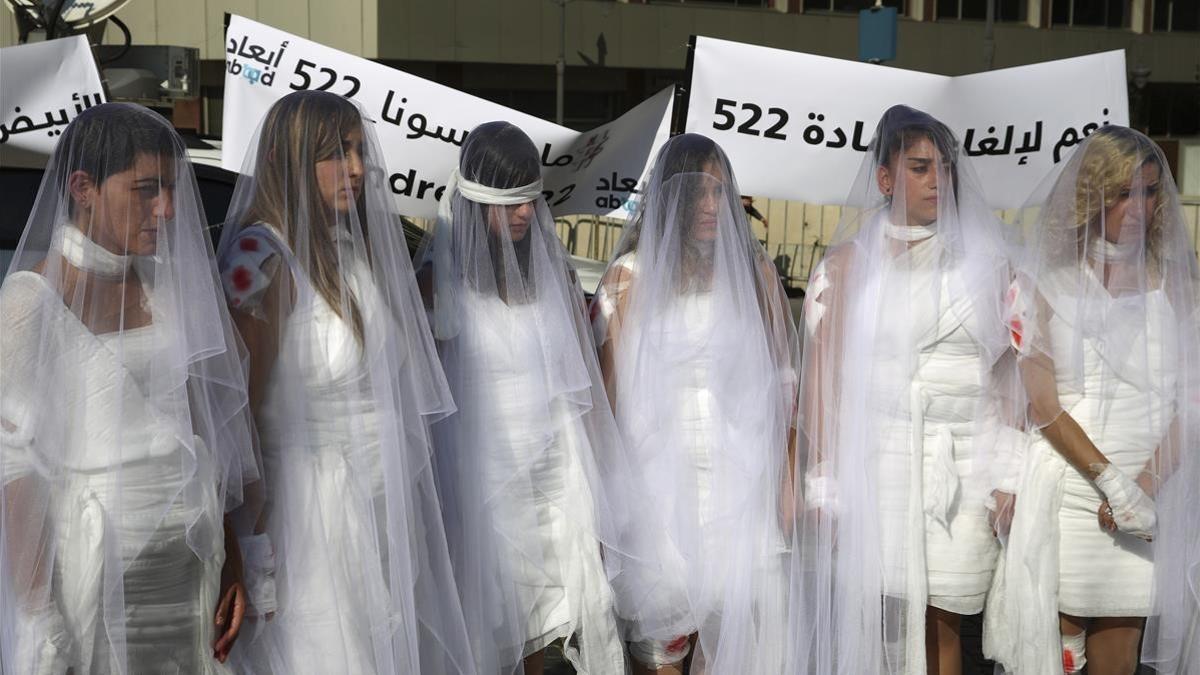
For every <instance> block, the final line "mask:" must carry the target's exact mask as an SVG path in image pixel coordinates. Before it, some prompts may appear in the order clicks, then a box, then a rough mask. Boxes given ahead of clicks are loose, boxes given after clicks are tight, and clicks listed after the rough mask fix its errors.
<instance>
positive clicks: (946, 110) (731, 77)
mask: <svg viewBox="0 0 1200 675" xmlns="http://www.w3.org/2000/svg"><path fill="white" fill-rule="evenodd" d="M897 103H903V104H905V105H909V106H912V107H914V108H919V109H921V110H924V111H925V112H928V113H929V114H931V115H933V116H934V117H937V118H938V119H940V120H942V121H944V122H945V123H946V124H947V125H948V126H950V128H951V129H953V130H954V132H955V133H956V134H957V135H958V137H959V139H960V141H961V142H962V143H963V146H964V148H965V150H966V152H967V154H968V155H970V156H971V157H972V161H973V164H974V167H975V169H976V171H977V172H978V173H979V176H980V179H981V180H982V182H983V187H984V190H985V191H986V193H987V196H988V200H989V202H990V203H991V204H992V206H994V207H996V208H1015V207H1019V206H1021V205H1023V203H1024V202H1025V200H1026V199H1027V198H1028V196H1029V195H1030V193H1031V191H1032V190H1033V189H1034V188H1035V187H1036V186H1038V185H1039V183H1040V182H1041V179H1042V178H1043V177H1044V176H1045V175H1046V173H1047V172H1048V171H1050V169H1052V168H1053V167H1054V166H1055V165H1057V164H1058V163H1059V162H1061V161H1062V160H1063V159H1064V158H1065V157H1066V154H1067V153H1068V152H1069V150H1070V148H1071V147H1072V146H1074V145H1075V144H1077V143H1078V142H1079V141H1080V140H1082V139H1083V138H1084V137H1086V136H1087V135H1088V134H1090V133H1091V132H1092V131H1094V130H1095V129H1097V128H1098V127H1099V126H1100V125H1102V124H1108V123H1111V124H1128V123H1129V102H1128V96H1127V93H1126V88H1125V54H1124V52H1122V51H1114V52H1105V53H1101V54H1093V55H1090V56H1081V57H1077V58H1071V59H1063V60H1060V61H1050V62H1047V63H1039V64H1034V65H1030V66H1021V67H1017V68H1007V69H1004V70H995V71H991V72H986V73H978V74H974V75H965V76H960V77H947V76H944V75H931V74H928V73H919V72H915V71H909V70H901V69H899V68H889V67H884V66H877V65H871V64H867V63H859V62H856V61H844V60H841V59H832V58H827V57H823V56H813V55H811V54H802V53H799V52H791V51H786V50H781V49H772V48H768V47H759V46H755V45H747V44H742V43H738V42H729V41H726V40H716V39H712V38H704V37H700V38H696V43H695V52H694V54H693V60H692V75H691V88H690V92H689V99H688V111H687V122H686V129H687V131H694V132H697V133H701V134H705V135H707V136H710V137H712V138H713V139H714V140H716V141H717V142H718V143H720V144H721V146H722V147H723V148H724V149H725V152H726V153H728V155H729V157H730V159H731V161H732V162H733V164H734V166H735V167H736V169H737V172H738V184H739V186H740V187H741V189H742V191H743V192H745V193H747V194H753V195H756V196H763V197H777V198H783V199H797V200H802V201H807V202H812V203H818V204H840V203H841V202H842V201H844V200H845V198H846V195H847V193H848V192H849V190H850V185H851V183H852V182H853V181H854V178H855V174H856V172H857V171H858V167H859V165H860V164H861V163H862V159H863V153H864V152H865V151H866V149H867V144H868V143H869V142H870V140H871V135H872V134H873V133H874V130H875V125H876V123H877V122H878V120H879V117H880V116H881V115H882V114H883V112H884V111H885V110H887V109H888V108H889V107H891V106H892V105H895V104H897Z"/></svg>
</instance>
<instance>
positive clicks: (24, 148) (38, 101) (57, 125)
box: [0, 35, 104, 165]
mask: <svg viewBox="0 0 1200 675" xmlns="http://www.w3.org/2000/svg"><path fill="white" fill-rule="evenodd" d="M0 83H3V85H2V86H0V164H6V165H8V164H14V163H16V164H26V163H29V162H31V161H32V162H33V163H35V164H39V165H40V164H44V163H45V159H46V156H47V155H49V154H50V153H51V152H53V150H54V146H55V145H56V144H57V143H58V138H59V136H62V132H63V130H64V129H66V127H67V125H68V124H70V123H71V120H72V119H74V118H75V117H76V116H77V115H79V113H81V112H83V111H84V110H85V109H87V108H90V107H92V106H93V105H99V104H101V103H103V102H104V94H103V91H104V89H103V87H101V85H100V74H99V73H98V72H97V71H96V62H95V60H94V59H92V49H91V47H89V46H88V42H87V38H86V37H84V36H82V35H76V36H74V37H69V38H62V39H59V40H48V41H46V42H35V43H33V44H26V45H17V46H15V47H4V48H2V49H0Z"/></svg>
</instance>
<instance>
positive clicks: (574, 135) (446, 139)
mask: <svg viewBox="0 0 1200 675" xmlns="http://www.w3.org/2000/svg"><path fill="white" fill-rule="evenodd" d="M225 38H226V39H225V42H226V47H225V72H226V75H225V109H224V118H223V120H224V121H223V125H224V132H223V136H224V139H223V145H222V165H223V166H224V167H225V168H226V169H230V170H232V171H240V170H241V169H242V160H243V158H244V157H245V155H246V151H247V150H248V149H249V144H250V143H251V141H252V139H253V138H254V134H255V132H256V130H257V128H258V126H259V123H260V122H261V121H262V119H263V117H264V116H265V115H266V112H267V110H268V109H269V108H270V107H271V105H272V104H273V103H274V102H275V101H277V100H279V99H280V98H282V97H283V96H286V95H287V94H289V93H291V92H293V91H299V90H304V89H316V90H322V91H331V92H334V93H336V94H340V95H342V96H345V97H347V98H350V99H353V100H355V101H357V102H358V103H360V104H361V105H362V106H363V108H364V109H365V110H366V114H367V116H368V117H369V118H370V119H371V121H373V122H374V123H375V130H376V132H377V133H378V134H379V141H380V143H381V144H382V146H383V150H384V154H385V155H386V157H385V162H386V164H387V169H388V172H389V174H390V176H389V178H390V183H391V186H392V192H394V193H395V196H396V201H397V203H398V204H399V207H400V212H401V213H403V214H405V215H410V216H417V217H432V216H434V215H435V214H436V212H437V201H438V198H439V197H440V196H441V194H442V191H443V189H444V188H445V184H446V178H447V177H448V176H449V174H450V170H451V169H453V168H454V167H455V166H457V164H458V153H459V150H460V148H461V147H462V144H463V141H464V140H465V139H466V137H467V133H469V132H470V130H471V129H473V128H474V127H475V126H476V125H478V124H481V123H483V122H489V121H493V120H505V121H508V122H512V123H513V124H516V125H517V126H519V127H521V129H523V130H524V131H525V133H527V134H529V137H530V138H532V139H533V141H534V143H535V144H536V145H537V148H538V151H539V154H540V156H541V161H542V166H543V178H544V183H545V188H546V190H545V191H546V199H547V203H548V204H549V205H550V208H551V210H552V211H553V212H554V213H556V214H578V213H595V214H610V213H611V214H614V215H623V214H624V213H626V212H627V211H628V209H629V208H631V205H632V203H633V202H634V201H636V200H635V199H634V197H635V195H636V194H637V185H638V182H639V181H640V180H641V179H642V177H643V175H644V174H645V173H646V172H647V170H648V167H647V164H649V163H650V162H651V161H652V159H653V156H654V153H655V152H656V151H657V149H658V147H659V146H660V145H661V144H662V143H663V142H664V141H666V139H667V137H668V135H669V132H670V118H671V109H672V97H673V96H672V95H673V90H672V89H665V90H663V91H661V92H659V93H658V94H656V95H655V96H653V97H651V98H650V99H647V100H646V101H644V102H642V103H641V104H640V105H638V106H637V107H635V108H634V109H632V110H630V111H629V112H628V113H626V114H625V115H622V116H621V117H619V118H617V119H616V120H614V121H613V122H610V123H608V124H605V125H604V126H601V127H598V128H596V129H593V130H592V131H589V132H586V133H579V132H577V131H573V130H571V129H567V128H566V127H561V126H558V125H556V124H553V123H550V122H547V121H545V120H542V119H539V118H537V117H533V116H531V115H526V114H525V113H522V112H518V111H516V110H513V109H511V108H506V107H504V106H502V105H498V104H495V103H491V102H489V101H485V100H483V99H480V98H477V97H475V96H471V95H469V94H465V93H463V92H460V91H457V90H455V89H451V88H449V87H445V86H443V85H440V84H437V83H435V82H430V81H428V80H424V79H422V78H419V77H416V76H415V75H410V74H408V73H405V72H403V71H400V70H396V69H394V68H389V67H387V66H383V65H380V64H378V63H374V62H372V61H369V60H367V59H364V58H360V57H357V56H353V55H351V54H347V53H345V52H341V51H338V50H336V49H333V48H330V47H326V46H324V45H321V44H318V43H316V42H312V41H310V40H306V39H304V38H301V37H298V36H296V35H292V34H290V33H285V32H284V31H281V30H278V29H275V28H272V27H270V26H267V25H264V24H261V23H258V22H255V21H251V20H249V19H246V18H244V17H240V16H233V17H231V18H230V22H229V28H228V30H227V32H226V36H225Z"/></svg>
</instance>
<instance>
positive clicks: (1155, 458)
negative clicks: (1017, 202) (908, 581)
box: [992, 126, 1200, 675]
mask: <svg viewBox="0 0 1200 675" xmlns="http://www.w3.org/2000/svg"><path fill="white" fill-rule="evenodd" d="M1052 179H1053V185H1052V187H1051V188H1050V189H1049V190H1048V191H1045V192H1043V193H1042V194H1048V197H1046V200H1045V202H1044V203H1042V204H1041V205H1040V208H1036V209H1028V210H1027V211H1029V212H1031V213H1033V215H1034V217H1033V218H1032V219H1031V220H1032V227H1031V230H1030V232H1029V245H1028V247H1027V250H1026V253H1025V256H1024V257H1023V260H1022V262H1021V265H1020V268H1019V274H1018V277H1017V281H1016V282H1015V283H1014V285H1013V288H1012V292H1011V294H1010V297H1009V300H1010V319H1009V320H1010V323H1011V328H1012V336H1013V342H1014V346H1015V348H1016V349H1017V350H1018V351H1019V352H1020V361H1021V373H1022V376H1023V380H1024V384H1025V389H1026V391H1027V392H1028V398H1029V425H1030V427H1031V428H1035V429H1036V430H1037V431H1036V432H1035V433H1034V438H1035V440H1034V442H1033V444H1032V445H1031V447H1030V448H1029V451H1028V455H1027V457H1026V460H1025V463H1024V471H1023V473H1022V474H1021V483H1020V489H1019V492H1018V499H1017V510H1016V515H1015V518H1014V520H1013V524H1012V536H1011V539H1010V541H1009V544H1008V547H1007V553H1006V566H1005V567H1006V579H1005V583H1004V584H1003V586H1002V587H1001V588H1000V592H999V593H998V595H997V597H998V599H1002V601H998V603H997V604H998V606H1000V607H1002V609H1003V611H1002V612H1001V613H1000V614H999V615H998V616H997V621H996V622H995V624H996V628H997V630H996V631H995V632H994V638H995V639H996V644H995V645H994V648H993V649H992V651H993V653H994V655H995V657H996V658H997V659H998V660H999V661H1001V662H1003V664H1004V665H1005V666H1006V667H1007V668H1008V669H1009V670H1010V671H1012V672H1015V673H1022V674H1024V673H1047V672H1054V671H1056V670H1057V669H1058V668H1062V670H1063V671H1064V672H1067V673H1074V672H1078V671H1079V670H1081V669H1082V668H1083V667H1084V665H1085V664H1086V665H1087V671H1088V673H1090V674H1091V675H1108V674H1113V675H1117V674H1119V675H1128V674H1129V673H1133V672H1134V671H1135V670H1136V668H1137V664H1138V661H1139V657H1138V653H1139V642H1141V641H1142V628H1143V624H1144V623H1145V620H1146V617H1153V621H1152V623H1151V633H1150V634H1149V635H1147V636H1146V637H1147V639H1146V640H1145V643H1144V646H1143V651H1142V656H1143V660H1144V661H1146V662H1147V663H1152V664H1154V665H1155V666H1156V667H1158V668H1160V669H1163V671H1162V672H1172V673H1183V672H1190V673H1195V672H1200V669H1198V663H1197V660H1198V659H1200V656H1197V655H1196V653H1195V652H1196V650H1197V647H1196V645H1197V640H1196V638H1197V635H1196V634H1195V632H1196V622H1197V621H1198V620H1200V617H1198V616H1197V615H1196V609H1195V608H1196V598H1197V593H1198V592H1200V591H1198V587H1197V586H1196V583H1195V566H1196V565H1197V564H1198V563H1200V560H1198V559H1197V546H1196V536H1197V529H1196V526H1195V525H1194V524H1193V523H1194V521H1195V513H1196V509H1197V506H1200V501H1197V496H1198V495H1197V492H1198V491H1200V481H1197V480H1196V476H1197V475H1198V474H1197V473H1196V468H1195V461H1196V460H1195V454H1196V450H1197V449H1198V448H1200V406H1198V405H1197V402H1198V401H1200V353H1198V352H1200V329H1198V326H1197V321H1198V316H1197V307H1198V304H1197V288H1198V283H1200V281H1198V280H1200V273H1198V272H1197V264H1196V259H1195V255H1194V253H1193V249H1192V246H1191V243H1190V242H1189V241H1188V234H1187V231H1186V228H1185V224H1184V220H1183V213H1182V210H1181V209H1180V206H1179V201H1178V193H1177V191H1176V189H1175V185H1174V182H1173V181H1172V180H1171V175H1170V171H1169V169H1168V165H1167V162H1166V160H1165V159H1164V158H1163V156H1162V153H1161V152H1160V151H1159V150H1158V148H1157V147H1156V146H1155V145H1154V143H1153V142H1152V141H1151V140H1150V139H1148V138H1146V137H1145V136H1143V135H1142V134H1140V133H1138V132H1136V131H1133V130H1131V129H1128V128H1125V127H1117V126H1106V127H1102V128H1100V129H1098V130H1097V131H1095V132H1094V133H1093V134H1092V135H1091V136H1089V137H1088V138H1087V140H1085V141H1084V142H1083V143H1081V144H1080V145H1079V147H1078V148H1077V149H1076V150H1075V151H1074V154H1073V155H1072V156H1071V157H1070V159H1069V160H1068V161H1067V162H1066V163H1065V165H1064V166H1063V167H1062V169H1061V171H1060V172H1058V173H1057V175H1056V176H1054V177H1053V178H1052ZM1000 631H1004V632H1003V633H1001V632H1000ZM1189 648H1190V649H1191V652H1190V653H1189V652H1188V651H1187V650H1188V649H1189Z"/></svg>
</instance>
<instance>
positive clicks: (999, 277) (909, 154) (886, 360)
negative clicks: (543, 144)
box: [791, 106, 1023, 675]
mask: <svg viewBox="0 0 1200 675" xmlns="http://www.w3.org/2000/svg"><path fill="white" fill-rule="evenodd" d="M1006 252H1007V248H1006V245H1005V238H1004V236H1003V233H1002V230H1001V225H1000V223H999V221H998V220H997V219H996V217H995V216H994V215H993V214H992V212H991V211H990V210H989V208H988V205H987V203H986V201H985V199H984V195H983V193H982V190H981V189H980V185H979V183H978V181H977V179H976V178H975V175H974V172H973V171H972V169H971V166H970V164H969V162H968V160H967V158H966V156H965V154H964V153H963V152H962V150H961V146H960V145H959V143H958V141H957V139H956V138H955V137H954V135H953V134H952V133H951V131H950V130H949V129H948V128H947V127H946V126H945V125H944V124H943V123H941V122H940V121H938V120H936V119H934V118H933V117H930V116H929V115H927V114H925V113H923V112H921V111H918V110H914V109H912V108H908V107H906V106H894V107H892V108H890V109H888V110H887V111H886V112H885V113H884V115H883V117H882V118H881V120H880V122H879V126H878V127H877V129H876V133H875V136H874V138H873V139H872V141H871V144H870V147H869V149H868V151H867V156H866V158H865V159H864V160H863V165H862V169H861V170H860V171H859V175H858V179H857V181H856V183H855V185H854V187H853V189H852V191H851V193H850V195H849V197H848V199H847V203H846V205H845V207H844V208H843V212H842V218H841V221H840V222H839V224H838V230H837V232H836V233H835V234H834V238H833V244H832V245H831V246H830V247H829V249H828V250H827V251H826V252H825V255H824V257H823V259H822V260H821V262H820V263H819V264H818V265H817V267H816V268H815V269H814V270H813V272H812V275H811V278H810V280H809V285H808V289H807V295H806V297H805V305H804V312H803V320H802V325H803V326H804V329H805V340H804V348H803V352H804V366H803V371H802V377H801V381H802V384H801V394H800V401H801V402H800V406H799V419H800V422H799V428H800V431H801V440H800V448H801V452H800V456H799V460H800V463H799V464H798V466H797V471H798V472H799V473H802V474H803V477H804V479H803V487H802V489H801V490H800V492H801V493H802V501H801V503H799V504H798V506H797V508H798V510H799V512H800V513H801V516H800V517H799V518H798V519H797V521H796V524H797V527H796V539H795V543H796V545H795V547H794V550H793V553H794V555H795V560H794V565H793V574H794V575H795V583H796V588H797V589H799V590H798V592H797V594H796V596H795V597H794V598H793V600H794V605H793V610H792V612H793V615H792V618H793V622H794V631H795V633H794V636H795V640H796V642H795V644H796V648H797V652H796V653H795V654H794V655H793V657H792V659H791V666H792V668H793V669H794V670H795V672H803V673H811V674H813V675H818V674H825V673H846V674H849V673H881V674H882V673H889V674H890V673H896V674H909V675H918V674H924V673H930V674H931V675H936V674H941V675H957V674H958V673H961V672H962V648H961V642H960V638H959V628H960V625H961V621H962V617H963V616H964V615H971V614H978V613H979V612H981V611H982V610H983V608H984V600H985V597H986V595H987V592H988V588H989V586H990V584H991V580H992V572H993V570H994V568H995V565H996V559H997V556H998V554H999V544H998V542H997V541H996V538H995V535H994V532H993V527H992V525H993V523H992V518H990V517H989V510H988V508H989V504H990V505H991V506H992V508H997V506H996V504H995V503H994V502H995V501H996V500H997V498H998V499H999V501H1001V502H1003V503H1008V502H1010V501H1011V492H1012V489H1013V488H1012V487H1011V486H1008V487H1007V490H1008V492H1009V493H1010V494H1007V495H1003V494H1000V493H999V492H997V494H996V495H992V494H991V492H990V490H989V489H988V487H989V486H991V485H992V484H993V483H992V481H991V480H990V479H988V478H987V476H990V475H991V473H992V469H993V467H995V466H998V463H993V462H992V461H991V459H992V458H993V457H994V456H995V454H996V453H1000V454H1002V455H1004V454H1006V453H1007V454H1011V453H1012V452H1015V451H1017V450H1018V449H1019V447H1020V444H1021V442H1022V441H1023V435H1022V434H1021V433H1019V432H1018V431H1017V429H1016V428H1014V427H1013V426H1010V425H1009V424H1008V423H1011V422H1015V421H1016V420H1015V419H1014V417H1013V415H1012V414H1011V411H1012V405H1011V404H1012V401H1013V400H1014V395H1015V392H1013V391H1011V389H1012V387H1013V384H1014V383H1015V377H1014V375H1015V362H1014V360H1013V358H1012V357H1011V354H1010V353H1009V352H1008V334H1007V330H1006V324H1005V323H1004V314H1003V311H1002V310H1003V297H1004V292H1005V290H1006V289H1007V287H1008V282H1009V279H1010V276H1009V275H1010V272H1009V264H1008V259H1007V256H1006ZM1006 411H1007V412H1008V414H1007V415H1005V412H1006Z"/></svg>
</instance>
